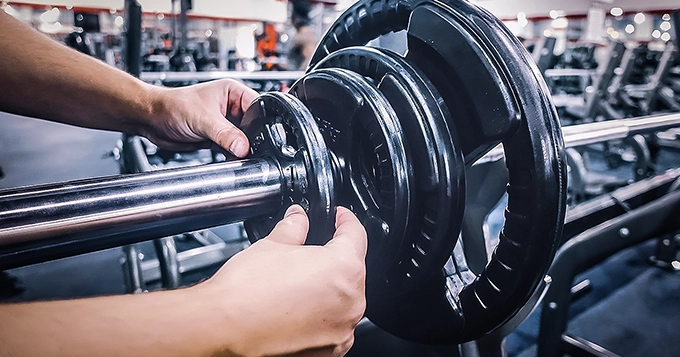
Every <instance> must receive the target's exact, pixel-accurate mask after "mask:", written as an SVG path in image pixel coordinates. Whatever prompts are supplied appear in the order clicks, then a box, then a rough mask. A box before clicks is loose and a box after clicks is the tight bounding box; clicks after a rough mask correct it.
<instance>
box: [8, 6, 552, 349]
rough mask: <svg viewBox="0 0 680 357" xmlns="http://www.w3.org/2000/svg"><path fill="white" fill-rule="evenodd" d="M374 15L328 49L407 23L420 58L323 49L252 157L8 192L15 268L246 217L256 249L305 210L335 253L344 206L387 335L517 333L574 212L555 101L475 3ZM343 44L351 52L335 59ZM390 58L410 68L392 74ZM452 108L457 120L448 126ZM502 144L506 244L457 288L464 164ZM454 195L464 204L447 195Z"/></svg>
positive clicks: (277, 97)
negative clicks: (359, 227) (379, 65)
mask: <svg viewBox="0 0 680 357" xmlns="http://www.w3.org/2000/svg"><path fill="white" fill-rule="evenodd" d="M376 4H378V3H376V2H359V3H357V4H355V5H354V6H353V7H352V8H350V9H349V10H348V12H347V13H346V15H344V16H342V17H341V18H340V20H339V21H338V22H337V23H336V25H334V27H333V29H332V30H331V32H332V33H334V35H333V36H330V35H329V37H327V39H329V38H331V37H333V38H336V39H341V38H343V35H342V34H341V33H340V32H338V30H339V29H341V28H342V29H347V27H345V24H347V22H348V21H353V20H354V19H357V20H361V21H359V22H355V24H362V25H366V26H367V29H366V31H367V32H368V34H362V33H363V32H366V31H364V30H361V31H358V32H354V30H353V29H349V33H350V34H352V35H359V36H360V38H359V41H358V42H356V43H352V44H353V45H362V44H363V43H361V42H366V41H368V40H370V39H371V38H372V37H374V36H375V35H377V34H375V35H372V34H370V32H372V31H374V29H375V28H377V27H383V24H390V25H394V24H396V27H392V28H391V29H385V32H389V31H390V30H400V29H406V27H407V26H408V31H407V32H408V36H409V38H410V41H411V42H410V45H411V44H412V46H411V47H412V48H410V49H409V55H408V56H406V57H405V58H397V57H396V55H394V54H392V55H390V54H387V55H386V56H387V57H381V58H382V59H381V60H380V61H382V62H384V63H385V64H386V65H387V67H386V68H387V70H386V72H385V73H387V72H389V76H387V75H386V76H385V78H384V80H382V81H381V82H382V83H380V84H378V83H375V82H374V81H373V80H368V79H365V78H364V77H362V76H361V75H359V74H357V73H355V72H353V71H352V70H350V69H347V68H338V67H332V68H327V69H326V68H321V67H322V65H321V64H320V62H321V60H323V59H324V57H326V55H319V54H320V53H322V52H323V51H327V50H328V49H329V47H328V41H325V42H326V43H325V44H322V46H321V47H320V48H323V50H319V51H318V52H317V55H316V56H315V60H314V61H313V62H314V65H317V64H319V68H313V69H311V70H310V71H309V72H308V74H307V75H305V76H304V77H303V78H301V79H300V80H299V81H298V82H297V83H296V84H295V85H294V86H293V87H292V89H291V92H290V93H291V94H274V93H269V94H264V95H262V96H261V97H260V98H259V99H258V100H257V101H256V103H254V105H253V106H251V109H250V110H248V112H247V113H246V115H245V118H244V121H243V122H244V131H245V132H246V133H247V134H248V135H249V137H250V139H251V143H252V152H253V155H252V158H250V159H247V160H241V161H235V162H227V163H220V164H214V165H208V166H204V167H193V168H182V169H175V170H168V171H163V172H154V173H149V174H139V175H132V176H127V177H114V178H106V179H94V180H85V181H80V182H75V183H69V184H62V185H48V186H42V187H34V188H24V189H16V190H11V191H7V192H4V193H3V196H4V197H3V199H2V200H1V201H2V202H3V203H2V204H3V208H5V209H4V212H3V222H8V223H9V222H11V223H9V226H4V227H3V228H4V229H3V232H2V234H3V236H4V237H3V238H2V241H3V247H5V248H6V249H4V254H2V256H3V258H2V264H3V268H6V267H9V266H13V265H14V266H16V265H20V264H28V263H29V262H37V261H40V260H44V259H53V258H56V257H59V256H66V255H72V254H76V253H80V252H84V251H88V250H92V249H101V248H105V247H110V246H115V245H121V244H127V243H130V242H133V241H136V240H142V239H150V238H153V237H158V236H168V235H172V234H175V233H179V232H184V231H190V230H196V229H200V228H204V227H207V226H210V225H217V224H224V223H228V222H235V221H242V220H247V222H246V227H249V228H248V230H249V234H250V235H251V238H252V239H257V238H259V237H260V236H262V235H264V234H266V233H267V229H268V228H269V227H270V226H271V223H272V222H274V221H277V220H278V219H280V218H281V215H282V213H283V211H284V209H285V207H287V206H288V205H289V204H290V203H293V202H294V203H301V204H302V205H303V206H305V208H306V209H307V210H308V212H309V216H310V218H311V219H312V221H313V224H312V227H315V229H318V230H319V232H313V231H312V232H311V233H310V235H309V238H308V243H316V244H321V243H323V242H325V241H326V240H328V239H329V238H330V232H329V231H330V229H329V227H332V226H333V222H332V218H333V214H334V205H335V204H336V203H335V201H334V200H336V199H337V202H338V203H345V204H348V205H349V206H350V208H351V209H353V210H354V212H355V213H356V214H357V216H358V217H359V218H360V219H361V220H362V223H363V224H364V226H365V227H366V228H367V231H368V232H369V234H370V238H369V242H370V243H369V245H370V248H369V253H368V261H367V265H368V266H369V269H370V272H369V280H368V281H369V284H371V285H369V287H368V291H369V292H370V293H369V308H368V313H367V314H368V316H370V317H371V318H372V319H373V320H375V321H379V325H380V326H381V327H383V328H385V329H386V330H388V331H390V332H393V333H395V334H398V335H401V336H402V337H406V338H409V339H413V340H418V341H423V342H440V343H454V342H457V341H463V340H469V339H474V338H476V337H479V336H481V335H483V334H485V333H487V332H489V331H490V330H492V329H494V328H496V327H497V326H498V325H500V324H502V323H503V322H504V321H506V320H508V319H509V318H510V317H512V315H514V314H515V313H516V312H517V311H518V310H519V309H520V308H521V307H522V305H524V303H525V302H526V301H527V299H528V298H529V297H530V296H531V295H532V293H533V291H534V290H535V288H536V286H538V284H539V282H540V281H542V276H543V273H542V272H545V270H546V269H547V267H548V265H549V264H550V261H551V256H552V255H553V253H554V250H555V248H556V244H555V242H556V241H557V240H558V237H559V232H560V229H561V222H562V217H563V214H564V193H565V190H564V187H563V186H564V184H565V175H564V165H563V162H562V161H563V153H562V149H561V147H562V144H561V138H560V132H559V124H558V123H557V117H556V113H555V112H554V110H553V108H552V106H551V104H550V100H549V97H548V96H547V93H546V91H545V90H539V91H536V90H535V89H536V88H542V89H545V85H544V84H543V82H542V79H541V76H540V73H538V72H537V71H536V69H535V67H534V65H533V62H532V60H531V58H530V56H529V55H528V53H526V51H524V50H523V49H522V48H521V45H520V44H519V42H518V41H517V40H516V39H515V38H514V37H513V35H512V34H511V33H510V32H509V31H508V30H507V29H505V27H504V26H503V25H502V24H501V22H500V21H499V20H497V19H495V18H494V17H492V16H491V15H489V14H488V13H486V12H485V11H483V10H481V9H479V8H477V7H475V6H473V5H470V4H467V3H464V2H453V1H452V2H450V3H443V2H438V1H413V2H402V1H399V2H396V1H389V2H383V3H380V5H381V6H382V5H384V6H386V8H383V7H381V6H377V7H376V6H375V5H376ZM404 4H406V5H407V6H406V7H403V8H402V7H401V6H402V5H404ZM390 8H391V9H395V10H397V11H396V12H394V13H393V12H390V11H389V10H390ZM366 10H368V12H365V11H366ZM364 15H368V16H369V17H370V19H371V20H373V19H375V20H379V21H377V22H376V23H373V22H372V21H365V20H366V19H362V17H363V16H364ZM384 15H386V16H384ZM400 19H403V20H408V21H400ZM409 19H410V20H409ZM433 24H435V26H432V25H433ZM335 35H338V37H336V36H335ZM350 37H351V36H350ZM352 40H354V39H352ZM451 40H453V41H451ZM336 45H340V44H338V43H336ZM347 45H349V43H348V44H347ZM341 47H348V46H345V43H343V44H342V45H341V46H337V47H336V48H334V50H339V49H341ZM333 52H334V51H333ZM453 53H459V55H460V56H466V57H468V58H469V59H470V60H468V61H464V62H460V61H456V60H455V59H454V58H453V56H451V54H453ZM390 56H391V57H390ZM330 58H331V57H330V56H329V61H330ZM385 58H392V59H393V61H392V62H394V63H396V64H397V65H401V66H402V67H403V68H407V69H406V70H405V71H403V72H399V71H394V70H392V69H390V68H389V67H390V66H392V64H394V63H392V64H390V63H389V62H387V60H384V59H385ZM458 62H460V63H458ZM373 63H376V62H375V61H374V62H373ZM374 65H375V64H369V65H368V68H369V69H370V68H371V66H374ZM409 66H410V67H413V68H414V70H408V67H409ZM418 71H421V72H422V74H419V72H418ZM439 71H441V72H439ZM374 74H375V75H376V76H377V75H380V72H379V71H375V72H374ZM376 80H377V77H376ZM389 81H392V82H393V83H388V82H389ZM414 81H415V82H420V83H427V81H429V82H431V83H432V85H431V87H430V88H428V89H429V93H423V92H421V91H420V90H419V91H417V92H416V91H414V90H413V89H412V88H408V89H409V91H406V92H405V93H401V94H400V93H399V92H400V91H402V92H403V89H406V85H407V84H408V83H410V82H414ZM383 83H384V85H383ZM377 84H378V85H377ZM425 86H428V87H429V85H425ZM414 88H420V89H423V88H424V85H421V86H417V87H414ZM437 93H439V95H437ZM398 95H402V97H406V98H408V97H411V98H413V97H415V98H414V99H418V97H416V95H419V96H420V95H422V97H429V98H432V99H433V102H432V103H427V105H426V106H415V107H414V106H413V104H415V103H418V101H417V100H411V101H410V104H411V105H408V104H406V103H404V104H402V103H398V102H397V101H398V98H399V97H398ZM440 96H441V97H440ZM390 100H391V102H390ZM391 103H395V104H401V106H398V105H395V106H393V105H392V104H391ZM446 108H455V109H456V111H455V112H450V113H448V114H449V115H447V112H446ZM396 110H399V111H400V113H399V115H398V113H397V112H396ZM428 111H429V113H428ZM411 112H413V113H414V114H410V113H411ZM409 117H411V118H417V119H418V118H419V119H418V122H416V123H413V122H412V121H410V120H409V119H408V118H409ZM378 118H379V120H378ZM407 131H408V134H406V132H407ZM446 131H448V134H447V133H446ZM456 135H457V139H456V137H455V136H456ZM432 139H436V140H432ZM457 140H460V143H458V142H457ZM500 141H503V142H504V146H505V152H506V161H507V164H508V169H509V176H510V186H509V188H508V191H509V196H510V199H509V207H508V212H507V217H508V220H507V223H506V228H505V230H504V235H503V237H501V243H500V245H499V247H498V249H497V251H496V254H495V255H494V256H493V258H492V259H491V262H490V263H489V264H488V265H487V266H486V268H485V269H484V271H483V272H482V273H481V277H480V278H478V279H474V277H473V279H469V278H470V277H469V276H461V275H460V274H457V273H456V272H453V273H452V274H450V275H444V274H442V267H443V266H444V264H445V263H446V261H447V260H449V256H450V253H451V251H452V248H453V246H454V245H455V244H456V240H457V237H458V231H459V230H460V220H461V218H460V217H461V216H462V212H458V210H460V207H461V206H462V202H464V184H463V183H464V168H465V165H471V164H472V163H474V161H475V160H476V159H477V158H479V157H481V156H482V155H483V154H484V153H485V152H486V151H488V150H489V149H491V148H493V147H494V146H495V145H496V144H497V143H498V142H500ZM431 143H435V144H436V145H434V149H435V152H436V155H435V156H434V159H428V160H422V165H421V160H420V159H419V158H426V155H425V154H423V153H422V152H420V151H418V150H422V147H424V146H425V145H428V144H429V145H431ZM416 162H418V164H415V163H416ZM416 167H418V170H420V169H422V168H425V169H426V171H425V172H422V173H421V172H420V171H418V172H417V173H415V170H414V168H416ZM416 182H417V184H418V185H419V187H418V190H415V189H414V187H415V185H416ZM423 183H425V185H423ZM442 192H443V193H445V195H446V197H451V198H452V200H451V201H449V200H447V199H443V198H442V197H437V195H439V194H440V193H442ZM54 201H59V202H60V203H57V204H51V203H49V202H54ZM430 205H431V206H430ZM447 205H448V207H447ZM20 207H22V208H20ZM442 207H443V208H445V209H442ZM83 212H88V213H87V214H83ZM259 217H264V218H259ZM5 218H6V219H5ZM420 222H422V225H420ZM536 222H539V224H536ZM546 237H547V238H548V239H546ZM520 257H524V258H520ZM461 265H462V262H461ZM395 292H397V294H394V293H395ZM418 310H428V311H426V313H420V312H418ZM421 312H425V311H421ZM393 317H396V318H393ZM414 326H418V327H416V328H414Z"/></svg>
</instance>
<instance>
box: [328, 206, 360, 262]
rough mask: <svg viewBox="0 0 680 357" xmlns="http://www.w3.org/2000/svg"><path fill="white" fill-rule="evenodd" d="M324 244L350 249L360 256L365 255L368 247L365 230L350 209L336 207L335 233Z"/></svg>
mask: <svg viewBox="0 0 680 357" xmlns="http://www.w3.org/2000/svg"><path fill="white" fill-rule="evenodd" d="M326 245H327V246H335V247H339V248H340V249H347V250H351V251H354V252H356V253H357V254H360V255H361V257H362V258H364V257H366V249H367V248H368V241H367V238H366V230H364V226H362V225H361V222H359V219H358V218H357V217H356V216H355V215H354V213H352V211H350V210H348V209H347V208H345V207H338V211H337V213H336V215H335V234H334V235H333V239H331V240H330V242H328V244H326Z"/></svg>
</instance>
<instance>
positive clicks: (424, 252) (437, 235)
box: [315, 47, 465, 317]
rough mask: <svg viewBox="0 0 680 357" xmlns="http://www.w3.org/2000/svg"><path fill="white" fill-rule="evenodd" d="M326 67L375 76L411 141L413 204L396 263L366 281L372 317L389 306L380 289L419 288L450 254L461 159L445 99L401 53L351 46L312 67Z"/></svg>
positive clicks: (458, 210)
mask: <svg viewBox="0 0 680 357" xmlns="http://www.w3.org/2000/svg"><path fill="white" fill-rule="evenodd" d="M329 67H330V68H332V67H338V68H345V69H348V70H351V71H353V72H356V73H358V74H360V75H362V76H364V77H366V78H368V79H370V80H372V81H373V83H374V84H375V85H376V86H377V88H378V90H379V91H380V92H381V93H382V94H383V95H384V96H385V98H386V99H387V101H388V102H389V103H390V105H391V106H392V107H393V108H394V110H395V112H396V114H397V117H398V118H399V121H400V124H401V126H402V128H403V129H404V137H405V138H406V142H407V143H408V147H409V151H408V154H409V157H407V160H408V162H409V163H411V164H412V165H413V172H414V180H415V181H414V182H415V186H414V191H413V196H414V203H413V207H414V209H413V210H412V215H411V217H410V218H409V222H410V223H409V227H408V231H407V232H406V236H405V238H404V239H405V241H404V244H403V245H402V251H401V252H399V254H398V259H397V261H396V264H394V265H393V266H391V267H390V270H389V271H388V273H387V275H385V276H382V277H374V278H376V279H375V280H372V279H369V280H368V282H367V297H368V300H369V302H368V310H367V313H366V314H367V315H368V316H369V317H370V316H371V314H372V311H373V310H375V309H386V310H389V309H390V306H389V305H388V304H384V303H382V302H381V301H380V299H379V298H378V297H379V296H380V295H388V296H395V295H398V294H400V293H403V292H404V291H408V290H410V289H414V288H417V287H418V282H419V281H421V280H422V277H423V276H429V275H431V274H432V273H433V272H437V271H438V270H441V267H442V266H443V265H444V263H445V262H446V260H447V259H448V257H449V256H450V252H451V250H452V249H453V247H454V245H455V244H456V240H457V238H458V235H459V233H460V224H461V218H462V212H463V210H464V204H465V200H464V198H465V162H464V160H463V155H462V153H461V151H460V148H459V147H457V146H456V144H455V141H454V138H453V137H452V133H451V132H450V131H449V129H448V126H447V125H446V118H447V117H448V116H449V112H448V109H447V108H446V105H445V104H443V103H441V98H440V97H439V95H438V93H437V92H436V89H435V88H434V86H433V85H432V84H431V83H430V82H429V80H427V79H426V78H425V77H424V76H423V75H422V74H421V73H420V72H419V71H418V70H416V69H414V68H413V67H411V66H410V65H409V64H408V63H407V62H406V60H404V59H403V58H402V57H400V56H398V55H396V54H394V53H392V52H390V51H386V50H381V49H376V48H369V47H351V48H345V49H342V50H339V51H337V52H334V53H332V54H331V55H329V56H327V57H326V58H324V59H323V60H321V62H319V64H317V65H316V67H315V69H318V68H329ZM440 104H441V105H440ZM370 238H371V237H369V239H370ZM377 255H379V256H380V255H382V254H377ZM370 273H371V274H372V273H373V272H370Z"/></svg>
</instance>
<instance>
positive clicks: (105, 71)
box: [0, 11, 257, 157]
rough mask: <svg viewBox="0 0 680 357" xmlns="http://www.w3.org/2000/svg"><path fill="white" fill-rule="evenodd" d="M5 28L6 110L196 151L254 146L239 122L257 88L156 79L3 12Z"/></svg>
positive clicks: (1, 58)
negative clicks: (167, 84) (161, 83)
mask: <svg viewBox="0 0 680 357" xmlns="http://www.w3.org/2000/svg"><path fill="white" fill-rule="evenodd" d="M0 33H2V36H0V48H1V49H2V51H0V63H1V64H2V67H3V68H2V70H0V110H2V111H7V112H10V113H14V114H20V115H26V116H31V117H36V118H41V119H49V120H54V121H59V122H62V123H67V124H73V125H79V126H84V127H89V128H95V129H104V130H115V131H122V132H125V133H128V134H134V135H143V136H146V137H147V138H149V139H150V140H151V141H153V142H154V143H156V144H157V145H159V146H161V147H164V148H167V149H176V150H194V149H198V148H205V147H209V146H210V143H211V142H214V143H217V144H218V145H220V146H222V147H224V148H225V149H227V150H229V151H231V152H232V153H233V154H235V155H236V156H239V157H242V156H245V155H246V154H247V152H248V139H247V138H246V136H245V135H244V134H243V133H242V132H241V131H240V130H238V129H237V128H236V126H235V125H234V124H236V125H238V124H239V122H240V119H241V116H242V115H243V110H245V109H246V108H247V107H248V106H249V105H250V102H251V101H252V100H254V99H255V97H256V96H257V93H256V92H255V91H253V90H251V89H249V88H247V87H246V86H245V85H243V84H241V83H239V82H236V81H232V80H222V81H215V82H209V83H204V84H200V85H196V86H190V87H184V88H173V89H170V88H161V87H156V86H152V85H150V84H147V83H144V82H142V81H140V80H138V79H136V78H134V77H132V76H130V75H128V74H127V73H125V72H123V71H120V70H118V69H116V68H113V67H111V66H109V65H107V64H105V63H103V62H101V61H99V60H97V59H94V58H92V57H89V56H86V55H84V54H82V53H79V52H77V51H75V50H73V49H71V48H68V47H66V46H65V45H63V44H60V43H58V42H56V41H53V40H52V39H50V38H48V37H46V36H44V35H42V34H40V33H38V32H37V31H34V30H33V29H31V28H29V27H28V26H26V25H24V24H23V23H21V22H20V21H18V20H16V19H14V18H12V17H11V16H9V15H7V14H5V13H4V12H3V11H0ZM225 117H226V118H228V119H229V120H231V121H232V122H233V123H232V122H230V121H229V120H225Z"/></svg>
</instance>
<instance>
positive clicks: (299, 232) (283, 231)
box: [264, 205, 309, 245]
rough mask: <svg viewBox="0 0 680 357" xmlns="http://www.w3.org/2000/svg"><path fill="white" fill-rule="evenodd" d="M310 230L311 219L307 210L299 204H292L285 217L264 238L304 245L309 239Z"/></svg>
mask: <svg viewBox="0 0 680 357" xmlns="http://www.w3.org/2000/svg"><path fill="white" fill-rule="evenodd" d="M308 230H309V220H308V219H307V214H306V213H305V210H303V209H302V207H300V206H299V205H292V206H290V207H288V209H287V210H286V213H285V214H284V215H283V219H282V220H281V221H279V223H277V224H276V226H275V227H274V229H273V230H272V232H271V233H269V235H268V236H267V237H266V238H264V239H265V240H268V241H273V242H277V243H283V244H290V245H303V244H305V240H306V239H307V231H308Z"/></svg>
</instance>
